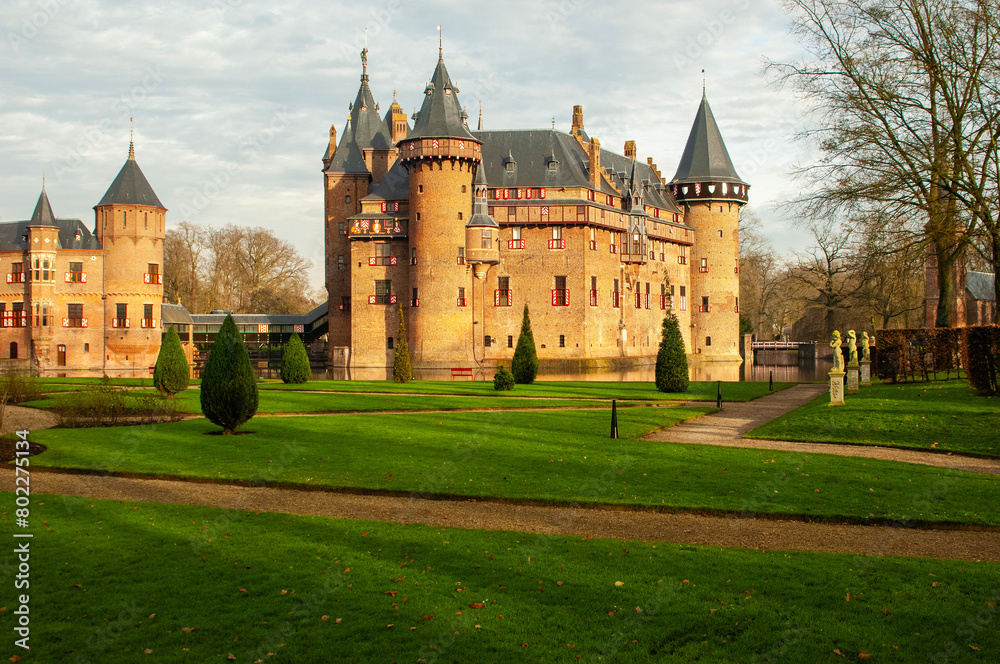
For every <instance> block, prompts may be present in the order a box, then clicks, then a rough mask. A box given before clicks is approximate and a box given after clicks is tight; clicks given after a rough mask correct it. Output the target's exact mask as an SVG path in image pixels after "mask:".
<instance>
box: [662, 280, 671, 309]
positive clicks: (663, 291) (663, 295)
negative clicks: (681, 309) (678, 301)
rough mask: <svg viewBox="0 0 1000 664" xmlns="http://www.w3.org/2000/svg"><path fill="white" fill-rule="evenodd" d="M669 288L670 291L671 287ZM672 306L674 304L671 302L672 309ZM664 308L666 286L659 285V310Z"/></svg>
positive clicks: (665, 306)
mask: <svg viewBox="0 0 1000 664" xmlns="http://www.w3.org/2000/svg"><path fill="white" fill-rule="evenodd" d="M670 288H671V289H672V288H673V286H671V287H670ZM673 306H674V303H673V302H671V303H670V308H671V309H672V308H673ZM666 308H667V285H666V284H660V309H666Z"/></svg>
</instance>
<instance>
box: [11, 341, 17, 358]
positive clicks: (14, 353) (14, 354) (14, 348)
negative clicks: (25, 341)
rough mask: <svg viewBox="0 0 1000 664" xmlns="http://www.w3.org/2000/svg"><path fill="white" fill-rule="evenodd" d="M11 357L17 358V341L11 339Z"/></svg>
mask: <svg viewBox="0 0 1000 664" xmlns="http://www.w3.org/2000/svg"><path fill="white" fill-rule="evenodd" d="M10 359H12V360H16V359H17V342H16V341H11V342H10Z"/></svg>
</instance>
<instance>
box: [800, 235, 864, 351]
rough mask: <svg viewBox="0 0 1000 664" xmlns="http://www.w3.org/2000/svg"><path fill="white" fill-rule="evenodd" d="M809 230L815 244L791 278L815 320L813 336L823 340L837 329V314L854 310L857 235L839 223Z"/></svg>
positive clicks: (805, 254)
mask: <svg viewBox="0 0 1000 664" xmlns="http://www.w3.org/2000/svg"><path fill="white" fill-rule="evenodd" d="M809 230H810V232H811V233H812V235H813V241H814V243H813V245H812V246H811V247H810V248H809V250H808V251H807V252H805V253H802V254H799V255H798V256H797V259H798V260H797V262H796V264H795V265H794V267H793V268H792V269H791V275H790V278H791V279H792V281H794V282H796V283H797V284H798V285H799V286H800V287H801V290H800V293H801V294H800V298H801V300H802V302H803V303H804V305H805V308H806V310H807V314H808V315H809V316H810V317H811V318H813V319H814V320H813V321H812V322H813V324H812V325H810V326H809V332H811V333H812V334H811V336H814V337H820V336H825V335H826V334H829V332H830V331H831V330H833V329H835V328H836V325H837V314H838V313H841V312H844V311H846V310H847V309H848V308H849V307H850V306H851V304H852V301H853V297H854V295H855V292H856V290H857V282H856V280H855V279H853V278H852V277H853V265H852V261H851V258H852V256H851V252H850V245H851V235H852V232H853V231H852V230H850V229H849V228H845V227H844V226H842V225H840V224H838V223H835V222H828V223H825V224H813V225H812V226H810V228H809ZM817 317H818V318H819V320H815V319H816V318H817ZM817 323H818V325H819V327H818V328H817V325H816V324H817Z"/></svg>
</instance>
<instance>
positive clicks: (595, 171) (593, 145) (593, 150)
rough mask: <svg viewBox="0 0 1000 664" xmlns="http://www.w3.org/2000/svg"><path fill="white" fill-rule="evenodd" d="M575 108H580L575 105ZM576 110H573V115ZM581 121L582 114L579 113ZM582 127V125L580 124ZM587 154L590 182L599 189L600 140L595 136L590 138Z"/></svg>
mask: <svg viewBox="0 0 1000 664" xmlns="http://www.w3.org/2000/svg"><path fill="white" fill-rule="evenodd" d="M577 108H580V107H579V106H577ZM575 115H576V112H575V111H574V116H575ZM581 121H582V114H581ZM581 128H582V125H581ZM587 152H588V155H589V156H590V184H591V185H592V186H593V187H594V188H595V189H600V187H601V142H600V141H599V140H597V139H596V138H592V139H590V145H589V146H588V148H587Z"/></svg>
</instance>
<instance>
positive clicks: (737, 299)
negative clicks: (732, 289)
mask: <svg viewBox="0 0 1000 664" xmlns="http://www.w3.org/2000/svg"><path fill="white" fill-rule="evenodd" d="M734 311H735V312H736V313H740V298H736V308H735V309H734Z"/></svg>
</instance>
